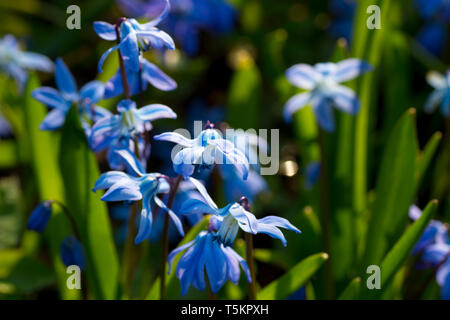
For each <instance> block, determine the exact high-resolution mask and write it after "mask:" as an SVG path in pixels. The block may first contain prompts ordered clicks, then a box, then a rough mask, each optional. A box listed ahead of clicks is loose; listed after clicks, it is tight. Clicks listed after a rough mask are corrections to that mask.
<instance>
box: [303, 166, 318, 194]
mask: <svg viewBox="0 0 450 320" xmlns="http://www.w3.org/2000/svg"><path fill="white" fill-rule="evenodd" d="M305 176H306V179H305V183H304V185H305V189H307V190H310V189H312V187H313V186H314V185H315V184H316V183H317V181H318V180H319V178H320V162H318V161H314V162H311V163H309V164H308V165H307V166H306V172H305Z"/></svg>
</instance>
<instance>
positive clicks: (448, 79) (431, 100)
mask: <svg viewBox="0 0 450 320" xmlns="http://www.w3.org/2000/svg"><path fill="white" fill-rule="evenodd" d="M427 82H428V84H429V85H430V86H432V87H433V88H434V91H433V92H432V93H431V94H430V95H429V96H428V98H427V100H426V101H425V107H424V108H425V111H426V112H433V111H434V110H435V109H436V108H437V106H439V105H440V107H441V112H442V114H443V115H444V117H446V118H448V117H450V70H448V71H447V72H446V74H445V75H442V74H440V73H439V72H436V71H430V72H428V74H427Z"/></svg>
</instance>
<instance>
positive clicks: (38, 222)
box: [27, 200, 53, 232]
mask: <svg viewBox="0 0 450 320" xmlns="http://www.w3.org/2000/svg"><path fill="white" fill-rule="evenodd" d="M52 204H53V201H51V200H47V201H44V202H41V203H40V204H39V205H38V206H37V207H36V209H34V210H33V212H32V213H31V215H30V217H29V218H28V222H27V228H28V229H30V230H35V231H37V232H42V231H44V229H45V227H46V226H47V223H48V221H49V220H50V217H51V215H52Z"/></svg>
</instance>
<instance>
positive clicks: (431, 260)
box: [422, 239, 450, 300]
mask: <svg viewBox="0 0 450 320" xmlns="http://www.w3.org/2000/svg"><path fill="white" fill-rule="evenodd" d="M422 259H423V260H424V262H425V263H428V264H429V265H431V266H432V267H435V268H437V272H436V282H437V283H438V285H439V286H440V287H441V297H442V299H444V300H450V242H449V241H448V239H447V241H446V242H445V243H442V242H441V243H436V244H433V245H431V246H429V247H428V248H427V249H426V250H425V252H424V254H423V258H422Z"/></svg>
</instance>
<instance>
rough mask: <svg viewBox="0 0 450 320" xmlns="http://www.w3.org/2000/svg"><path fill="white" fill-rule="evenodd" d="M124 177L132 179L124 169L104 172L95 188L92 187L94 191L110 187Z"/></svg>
mask: <svg viewBox="0 0 450 320" xmlns="http://www.w3.org/2000/svg"><path fill="white" fill-rule="evenodd" d="M122 179H130V180H131V178H130V177H129V176H128V175H127V174H126V173H125V172H122V171H109V172H105V173H103V174H102V175H101V176H100V178H98V179H97V181H96V182H95V185H94V188H92V191H94V192H95V191H97V190H101V189H108V188H110V187H111V186H112V185H113V184H115V183H117V182H119V181H120V180H122Z"/></svg>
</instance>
